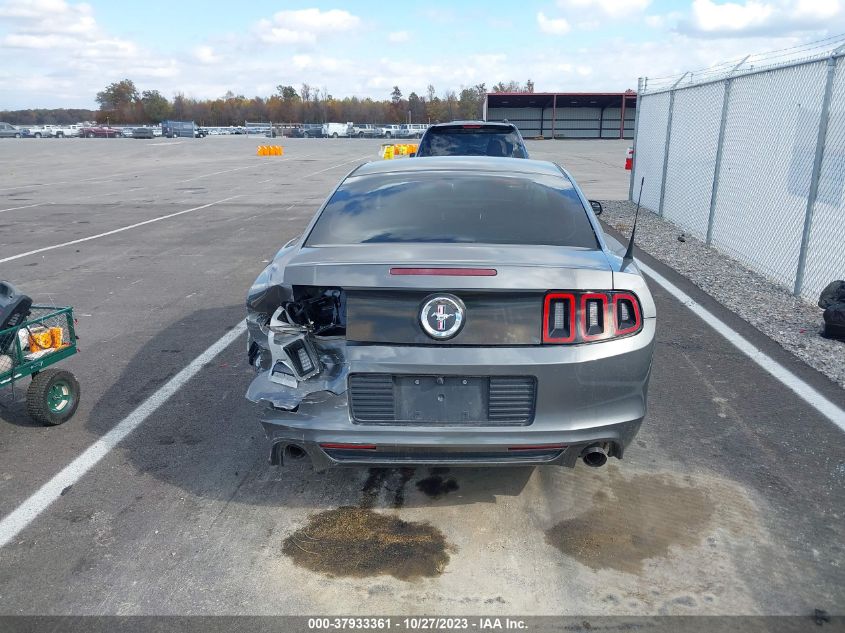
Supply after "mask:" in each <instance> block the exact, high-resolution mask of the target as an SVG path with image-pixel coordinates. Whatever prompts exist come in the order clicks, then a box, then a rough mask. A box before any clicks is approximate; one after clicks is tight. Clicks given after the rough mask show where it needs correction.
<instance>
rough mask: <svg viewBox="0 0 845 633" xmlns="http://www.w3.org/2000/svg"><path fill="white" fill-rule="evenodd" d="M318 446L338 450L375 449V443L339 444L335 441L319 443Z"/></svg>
mask: <svg viewBox="0 0 845 633" xmlns="http://www.w3.org/2000/svg"><path fill="white" fill-rule="evenodd" d="M320 448H329V449H331V448H334V449H338V450H345V451H374V450H376V445H375V444H340V443H335V442H327V443H325V444H320Z"/></svg>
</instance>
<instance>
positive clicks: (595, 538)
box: [546, 469, 716, 574]
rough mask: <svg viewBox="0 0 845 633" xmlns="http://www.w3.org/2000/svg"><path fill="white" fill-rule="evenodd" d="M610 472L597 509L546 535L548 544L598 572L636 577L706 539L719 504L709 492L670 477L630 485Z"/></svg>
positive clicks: (633, 480)
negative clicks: (673, 551) (653, 562)
mask: <svg viewBox="0 0 845 633" xmlns="http://www.w3.org/2000/svg"><path fill="white" fill-rule="evenodd" d="M614 471H615V469H612V470H611V473H610V478H609V481H608V488H607V490H606V491H605V490H600V491H598V492H596V493H595V494H594V495H593V505H592V507H591V508H590V509H589V510H588V511H587V512H585V513H584V514H581V515H579V516H577V517H574V518H570V519H565V520H563V521H560V522H559V523H557V524H556V525H554V526H553V527H552V528H551V529H549V530H548V531H547V532H546V541H547V542H548V543H549V544H551V545H554V546H555V547H556V548H558V549H559V550H560V551H562V552H563V553H564V554H567V555H568V556H571V557H572V558H574V559H576V560H577V561H579V562H580V563H582V564H584V565H586V566H588V567H590V568H591V569H593V570H599V569H608V568H610V569H615V570H618V571H622V572H627V573H632V574H636V573H639V572H641V571H642V566H643V561H645V560H646V559H649V558H655V557H665V556H666V555H667V554H668V553H669V548H670V547H671V546H673V545H675V546H681V547H689V546H693V545H697V544H698V543H700V542H701V541H702V539H703V538H704V535H705V532H706V530H707V529H708V526H709V524H710V520H711V518H712V517H713V514H714V512H715V511H716V504H715V503H714V501H713V499H712V498H711V497H710V495H709V494H708V493H707V492H705V491H704V490H701V489H698V488H694V487H688V486H683V485H678V484H676V483H674V482H673V480H672V478H670V477H668V476H666V475H655V474H640V475H633V476H631V477H630V478H629V479H625V478H624V477H622V476H621V475H620V474H618V471H615V472H614Z"/></svg>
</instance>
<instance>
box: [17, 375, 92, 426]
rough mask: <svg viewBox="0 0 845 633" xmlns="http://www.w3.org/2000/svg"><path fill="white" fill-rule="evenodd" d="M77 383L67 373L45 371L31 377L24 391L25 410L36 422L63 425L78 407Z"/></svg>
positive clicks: (72, 376) (78, 392)
mask: <svg viewBox="0 0 845 633" xmlns="http://www.w3.org/2000/svg"><path fill="white" fill-rule="evenodd" d="M79 394H80V390H79V383H78V382H77V381H76V378H75V377H74V375H73V374H72V373H70V372H69V371H65V370H64V369H45V370H44V371H42V372H39V373H38V374H36V375H35V376H33V377H32V382H31V383H29V388H28V389H27V391H26V410H27V412H28V413H29V416H30V417H31V418H32V419H33V420H35V421H36V422H40V423H41V424H45V425H47V426H58V425H59V424H64V423H65V422H67V421H68V420H70V418H71V417H73V414H74V413H76V408H77V407H78V406H79Z"/></svg>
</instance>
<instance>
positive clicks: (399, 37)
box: [387, 31, 411, 44]
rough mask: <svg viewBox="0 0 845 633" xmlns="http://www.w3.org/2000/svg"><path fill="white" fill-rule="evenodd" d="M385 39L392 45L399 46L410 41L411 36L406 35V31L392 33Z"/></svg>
mask: <svg viewBox="0 0 845 633" xmlns="http://www.w3.org/2000/svg"><path fill="white" fill-rule="evenodd" d="M387 39H388V41H390V42H393V43H394V44H400V43H402V42H407V41H408V40H410V39H411V34H410V33H408V31H393V32H392V33H388V34H387Z"/></svg>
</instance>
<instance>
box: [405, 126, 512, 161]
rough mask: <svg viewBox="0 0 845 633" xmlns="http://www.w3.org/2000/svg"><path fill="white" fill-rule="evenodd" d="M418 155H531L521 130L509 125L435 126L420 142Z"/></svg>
mask: <svg viewBox="0 0 845 633" xmlns="http://www.w3.org/2000/svg"><path fill="white" fill-rule="evenodd" d="M417 156H504V157H508V158H528V156H526V155H525V152H524V148H523V146H522V143H521V142H520V138H519V136H518V135H517V133H516V132H515V131H513V129H509V128H505V127H442V128H432V129H430V130H428V132H427V133H426V135H425V136H424V137H423V139H422V141H421V142H420V146H419V149H418V150H417Z"/></svg>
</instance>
